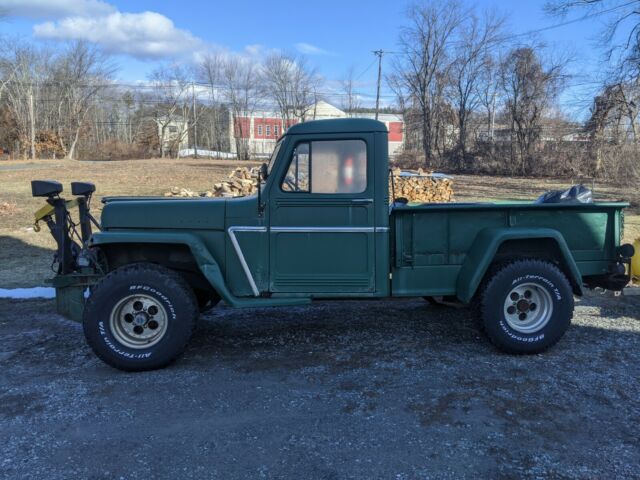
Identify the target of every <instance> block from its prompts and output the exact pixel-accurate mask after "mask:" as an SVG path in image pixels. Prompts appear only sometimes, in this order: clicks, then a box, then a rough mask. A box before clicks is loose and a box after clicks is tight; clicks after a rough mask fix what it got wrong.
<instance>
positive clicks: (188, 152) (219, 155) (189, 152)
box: [178, 148, 236, 159]
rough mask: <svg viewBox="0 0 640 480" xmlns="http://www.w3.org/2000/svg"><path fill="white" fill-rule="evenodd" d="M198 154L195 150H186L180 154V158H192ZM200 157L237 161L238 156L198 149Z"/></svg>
mask: <svg viewBox="0 0 640 480" xmlns="http://www.w3.org/2000/svg"><path fill="white" fill-rule="evenodd" d="M195 154H196V152H195V150H194V149H193V148H184V149H182V150H180V151H179V152H178V156H179V157H192V156H194V155H195ZM198 156H199V157H211V158H224V159H235V158H236V154H235V153H230V152H218V151H215V150H204V149H200V148H199V149H198Z"/></svg>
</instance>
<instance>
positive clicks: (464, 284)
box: [456, 228, 582, 303]
mask: <svg viewBox="0 0 640 480" xmlns="http://www.w3.org/2000/svg"><path fill="white" fill-rule="evenodd" d="M530 239H550V240H552V241H554V242H555V243H556V244H557V246H558V250H559V252H560V254H561V255H562V258H561V259H560V260H561V261H562V262H563V266H564V267H565V273H566V274H567V275H568V276H569V281H570V283H571V285H572V286H573V288H574V293H576V294H578V295H582V276H581V275H580V270H578V266H577V265H576V262H575V260H574V259H573V255H571V251H570V250H569V247H568V246H567V242H566V241H565V239H564V237H563V236H562V234H561V233H560V232H558V231H557V230H553V229H551V228H486V229H484V230H482V231H480V233H478V235H477V236H476V239H475V241H474V242H473V245H472V246H471V249H470V250H469V253H468V254H467V256H466V258H465V261H464V263H463V264H462V268H461V269H460V273H459V274H458V279H457V282H456V295H457V297H458V299H459V300H460V301H462V302H464V303H468V302H469V301H470V300H471V299H472V298H473V296H474V295H475V293H476V290H477V289H478V286H479V285H480V282H481V281H482V279H483V277H484V275H485V273H486V272H487V269H488V268H489V265H491V262H493V259H494V258H495V256H496V253H497V251H498V248H500V245H502V244H503V243H504V242H506V241H508V240H530Z"/></svg>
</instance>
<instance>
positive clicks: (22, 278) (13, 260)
mask: <svg viewBox="0 0 640 480" xmlns="http://www.w3.org/2000/svg"><path fill="white" fill-rule="evenodd" d="M45 228H46V227H45ZM40 235H48V233H47V232H40ZM52 248H53V247H52ZM52 260H53V249H49V248H45V247H41V246H37V245H33V244H31V243H27V242H25V241H24V240H22V239H20V238H16V237H13V236H9V235H0V288H18V287H34V286H42V285H44V283H45V279H47V278H51V277H52V276H53V272H52V271H51V262H52Z"/></svg>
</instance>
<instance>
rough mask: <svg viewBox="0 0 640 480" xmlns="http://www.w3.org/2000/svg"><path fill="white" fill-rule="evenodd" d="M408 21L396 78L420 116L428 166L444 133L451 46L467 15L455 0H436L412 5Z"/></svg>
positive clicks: (400, 41)
mask: <svg viewBox="0 0 640 480" xmlns="http://www.w3.org/2000/svg"><path fill="white" fill-rule="evenodd" d="M407 18H408V20H409V25H408V26H406V27H403V28H402V29H401V32H400V39H399V44H400V50H401V53H400V55H399V56H397V57H396V62H395V65H394V68H395V71H396V77H395V78H396V79H397V81H398V82H399V83H401V85H402V89H403V90H404V91H405V92H406V93H405V96H406V97H408V98H410V99H411V101H412V102H414V103H415V106H416V109H417V111H418V112H419V114H420V117H421V118H420V120H421V137H422V150H423V154H424V157H425V163H426V165H427V166H429V165H430V163H431V162H432V157H433V155H434V153H435V151H436V148H437V147H438V137H440V136H442V134H443V131H444V130H445V129H444V128H443V127H442V125H441V124H440V119H441V118H443V117H442V113H443V109H444V108H446V107H445V106H443V98H442V97H443V93H444V87H445V85H446V83H447V82H448V80H449V75H450V70H451V66H452V59H451V57H450V53H451V51H452V43H453V41H454V39H455V36H456V34H457V33H458V29H459V28H460V26H461V25H462V23H463V18H464V13H463V11H462V9H461V7H460V4H459V3H458V2H457V1H456V0H448V1H446V2H436V1H435V0H433V1H429V2H427V3H423V4H417V3H414V4H412V5H411V6H410V7H409V9H408V10H407Z"/></svg>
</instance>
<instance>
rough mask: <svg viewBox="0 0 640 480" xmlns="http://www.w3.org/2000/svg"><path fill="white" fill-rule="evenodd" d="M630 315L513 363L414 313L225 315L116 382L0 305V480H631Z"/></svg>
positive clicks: (635, 355) (596, 316) (630, 307)
mask: <svg viewBox="0 0 640 480" xmlns="http://www.w3.org/2000/svg"><path fill="white" fill-rule="evenodd" d="M639 306H640V297H626V298H617V299H614V298H610V297H604V296H600V297H598V296H591V297H589V298H587V299H584V300H582V301H580V302H579V303H578V306H577V310H576V315H575V317H574V322H573V325H572V327H571V329H570V330H569V332H568V333H567V335H566V336H565V338H564V339H563V340H562V341H561V342H560V343H559V344H558V345H557V346H556V347H555V348H553V349H551V350H550V351H549V352H547V353H545V354H542V355H535V356H526V357H519V356H508V355H504V354H500V353H498V352H496V351H495V350H494V349H493V348H492V347H491V346H490V345H489V344H488V343H487V342H486V341H485V340H484V338H483V337H482V335H481V334H480V333H479V331H478V329H477V328H476V326H475V324H474V322H473V321H472V319H471V312H470V311H469V310H468V309H454V308H446V307H444V308H443V307H434V306H429V305H428V304H426V303H425V302H424V301H422V300H417V299H416V300H409V301H390V300H385V301H375V302H356V301H348V302H323V303H319V304H316V305H314V307H299V308H286V309H284V308H283V309H270V310H266V309H264V310H262V309H260V310H257V309H256V310H244V311H234V310H230V309H226V308H224V307H223V308H220V309H217V310H215V311H214V312H213V313H211V314H209V315H207V316H205V317H203V318H202V321H201V323H200V326H199V329H198V332H197V334H196V336H195V338H194V339H193V341H192V342H191V345H190V347H189V349H188V351H187V352H186V355H185V356H184V357H182V358H181V359H180V360H179V361H178V362H177V363H176V364H174V365H173V366H171V367H169V368H167V369H164V370H161V371H155V372H148V373H142V374H140V373H139V374H127V373H123V372H119V371H117V370H113V369H111V368H110V367H108V366H106V365H104V364H102V363H101V362H100V361H98V360H97V359H96V358H95V357H94V356H93V354H92V353H91V352H90V350H89V349H88V347H87V346H86V345H85V343H84V338H83V335H82V330H81V327H80V326H79V325H77V324H75V323H73V322H71V321H68V320H65V319H63V318H61V317H59V316H57V315H55V314H54V313H53V302H51V301H44V300H40V301H34V300H30V301H16V300H0V444H1V445H2V448H1V449H0V476H2V477H4V478H47V479H57V478H126V479H137V478H160V477H162V478H221V479H236V478H238V479H240V478H242V479H244V478H251V479H253V478H292V479H303V478H304V479H315V478H323V479H342V478H367V479H370V478H394V479H413V478H514V477H519V478H640V441H639V439H638V427H639V425H640V404H639V402H638V399H639V398H640V349H639V348H638V347H639V346H640V310H639V309H638V307H639Z"/></svg>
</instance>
